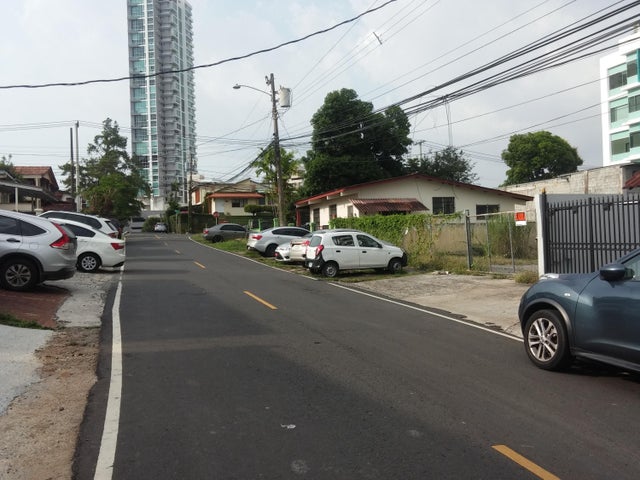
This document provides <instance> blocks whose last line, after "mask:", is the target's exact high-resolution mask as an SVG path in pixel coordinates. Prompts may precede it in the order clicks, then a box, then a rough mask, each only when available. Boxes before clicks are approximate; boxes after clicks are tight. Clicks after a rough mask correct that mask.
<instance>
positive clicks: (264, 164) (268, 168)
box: [251, 145, 300, 220]
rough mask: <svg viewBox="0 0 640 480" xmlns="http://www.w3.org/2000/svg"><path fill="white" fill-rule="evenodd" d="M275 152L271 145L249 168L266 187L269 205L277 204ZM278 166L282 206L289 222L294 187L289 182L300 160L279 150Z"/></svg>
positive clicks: (289, 153) (282, 149) (291, 153)
mask: <svg viewBox="0 0 640 480" xmlns="http://www.w3.org/2000/svg"><path fill="white" fill-rule="evenodd" d="M274 153H275V151H274V148H273V145H272V146H270V147H269V148H267V149H265V150H263V151H262V152H261V153H260V155H258V158H256V159H255V160H254V161H253V162H252V163H251V166H252V167H253V168H254V169H255V171H256V174H258V175H259V176H260V177H261V178H262V182H263V183H264V184H265V185H267V188H268V192H267V193H268V197H269V199H270V202H269V203H271V204H273V205H275V204H277V203H278V202H277V198H278V181H277V180H278V178H277V174H276V165H275V155H274ZM280 166H281V170H282V185H283V187H284V204H285V206H286V210H287V211H285V218H286V219H287V220H291V218H292V211H293V201H292V198H293V197H292V194H293V190H294V187H293V186H292V185H291V183H290V182H289V180H291V177H293V176H294V175H295V174H296V173H297V172H298V169H299V167H300V160H296V159H295V158H294V156H293V152H287V151H286V150H285V149H284V148H280Z"/></svg>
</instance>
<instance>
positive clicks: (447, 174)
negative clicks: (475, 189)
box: [405, 146, 478, 183]
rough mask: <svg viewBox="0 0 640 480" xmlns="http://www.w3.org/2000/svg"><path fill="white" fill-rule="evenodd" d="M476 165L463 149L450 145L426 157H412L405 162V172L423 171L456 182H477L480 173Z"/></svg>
mask: <svg viewBox="0 0 640 480" xmlns="http://www.w3.org/2000/svg"><path fill="white" fill-rule="evenodd" d="M474 166H475V164H473V163H471V161H470V160H468V159H467V158H466V157H465V154H464V152H463V151H462V150H457V149H456V148H455V147H451V146H449V147H446V148H444V149H442V150H440V151H439V152H435V153H433V152H430V154H429V155H428V156H427V157H425V158H410V159H409V160H407V162H406V163H405V172H406V173H422V174H424V175H429V176H431V177H437V178H444V179H445V180H452V181H454V182H461V183H475V182H477V181H478V175H477V174H475V173H474V172H473V167H474Z"/></svg>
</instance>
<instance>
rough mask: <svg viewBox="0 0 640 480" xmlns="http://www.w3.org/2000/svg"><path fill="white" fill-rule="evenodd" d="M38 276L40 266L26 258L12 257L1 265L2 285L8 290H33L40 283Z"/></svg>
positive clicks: (0, 280)
mask: <svg viewBox="0 0 640 480" xmlns="http://www.w3.org/2000/svg"><path fill="white" fill-rule="evenodd" d="M38 278H39V277H38V267H37V266H36V264H35V263H34V262H32V261H31V260H28V259H26V258H15V259H11V260H8V261H7V262H5V263H3V264H2V266H0V285H2V287H3V288H6V289H7V290H15V291H18V292H24V291H27V290H31V289H33V287H35V286H36V284H37V283H38Z"/></svg>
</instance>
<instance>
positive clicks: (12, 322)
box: [0, 313, 51, 330]
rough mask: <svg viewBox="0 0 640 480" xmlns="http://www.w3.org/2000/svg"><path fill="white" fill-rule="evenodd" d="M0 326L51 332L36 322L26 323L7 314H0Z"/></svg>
mask: <svg viewBox="0 0 640 480" xmlns="http://www.w3.org/2000/svg"><path fill="white" fill-rule="evenodd" d="M0 325H6V326H7V327H20V328H32V329H34V330H51V329H50V328H47V327H43V326H42V325H40V324H39V323H37V322H26V321H24V320H20V319H19V318H16V317H14V316H13V315H10V314H8V313H0Z"/></svg>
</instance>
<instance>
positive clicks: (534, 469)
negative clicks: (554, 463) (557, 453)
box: [492, 445, 560, 480]
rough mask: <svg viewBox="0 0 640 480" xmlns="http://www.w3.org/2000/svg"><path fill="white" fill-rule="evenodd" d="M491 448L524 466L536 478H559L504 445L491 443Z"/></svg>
mask: <svg viewBox="0 0 640 480" xmlns="http://www.w3.org/2000/svg"><path fill="white" fill-rule="evenodd" d="M492 448H493V449H494V450H497V451H498V452H500V453H501V454H502V455H504V456H505V457H507V458H508V459H509V460H511V461H513V462H515V463H517V464H518V465H520V466H521V467H522V468H525V469H526V470H529V471H530V472H531V473H533V474H534V475H535V476H537V477H538V478H541V479H543V480H560V478H559V477H556V476H555V475H554V474H553V473H551V472H548V471H547V470H545V469H544V468H542V467H540V466H539V465H536V464H535V463H533V462H532V461H531V460H529V459H528V458H525V457H523V456H522V455H520V454H519V453H518V452H516V451H514V450H511V449H510V448H509V447H507V446H506V445H493V447H492Z"/></svg>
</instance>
